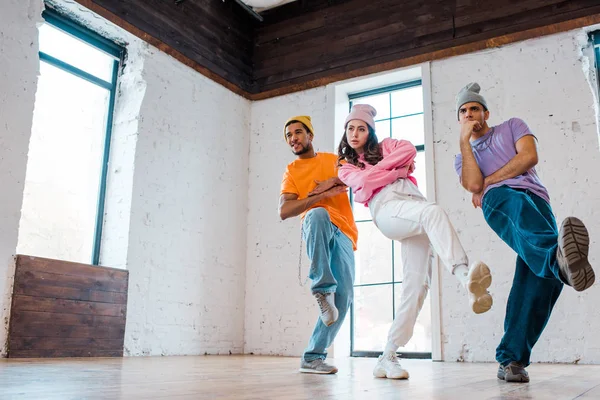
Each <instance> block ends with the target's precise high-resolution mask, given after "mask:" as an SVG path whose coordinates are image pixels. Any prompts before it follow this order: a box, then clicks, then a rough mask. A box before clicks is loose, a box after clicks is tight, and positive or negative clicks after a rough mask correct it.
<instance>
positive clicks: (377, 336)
mask: <svg viewBox="0 0 600 400" xmlns="http://www.w3.org/2000/svg"><path fill="white" fill-rule="evenodd" d="M393 314H394V313H393V310H392V285H382V286H366V287H358V288H355V289H354V351H383V348H384V346H385V342H386V339H387V336H388V331H389V329H390V326H391V325H392V318H393Z"/></svg>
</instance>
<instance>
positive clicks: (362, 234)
mask: <svg viewBox="0 0 600 400" xmlns="http://www.w3.org/2000/svg"><path fill="white" fill-rule="evenodd" d="M348 97H349V99H350V108H352V105H353V104H370V105H372V106H373V107H375V109H376V110H377V116H376V117H375V125H376V128H377V129H376V133H377V136H378V138H379V140H380V141H381V140H383V139H384V138H386V137H392V138H395V139H405V140H409V141H410V142H412V143H413V144H414V145H415V146H416V148H417V157H416V169H415V174H414V176H415V178H416V179H417V182H418V185H419V189H420V190H421V192H422V193H423V195H425V196H427V191H426V174H425V170H426V168H425V125H424V120H423V118H424V117H423V88H422V85H421V81H420V80H415V81H411V82H407V83H404V84H400V85H394V86H391V87H386V88H382V89H378V90H370V91H367V92H361V93H355V94H352V95H349V96H348ZM351 201H352V195H351ZM352 206H353V209H354V217H355V219H356V224H357V226H358V231H359V244H358V250H357V252H356V257H355V258H356V282H355V285H354V288H355V289H354V304H353V306H352V309H351V328H350V329H351V340H350V347H351V355H353V356H371V355H376V354H378V353H380V352H382V351H383V346H384V345H385V341H386V338H387V335H388V331H389V328H390V326H391V324H392V321H393V320H394V318H395V312H396V307H397V305H398V302H399V301H400V295H401V293H402V261H401V257H400V243H398V242H394V241H392V240H390V239H388V238H386V237H385V236H383V234H381V232H379V230H378V229H377V227H375V225H374V224H373V221H372V220H371V215H370V213H369V209H368V208H367V207H365V206H364V205H362V204H359V203H354V202H353V201H352ZM399 351H400V352H402V354H403V357H415V358H417V357H418V358H431V310H430V302H429V299H426V300H425V305H424V306H423V310H422V311H421V313H420V314H419V318H418V320H417V323H416V325H415V330H414V335H413V338H412V339H411V341H410V342H409V343H408V344H407V345H406V346H405V347H404V348H402V349H400V350H399Z"/></svg>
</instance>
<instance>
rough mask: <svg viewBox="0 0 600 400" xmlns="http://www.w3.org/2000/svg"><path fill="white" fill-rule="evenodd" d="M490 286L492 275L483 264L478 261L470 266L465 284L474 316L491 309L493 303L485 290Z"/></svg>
mask: <svg viewBox="0 0 600 400" xmlns="http://www.w3.org/2000/svg"><path fill="white" fill-rule="evenodd" d="M491 284H492V273H491V272H490V269H489V268H488V266H487V265H485V263H483V262H481V261H478V262H476V263H473V264H472V265H471V268H469V274H468V275H467V283H466V284H465V286H466V288H467V291H468V292H469V302H470V303H471V309H472V310H473V312H474V313H475V314H481V313H484V312H486V311H488V310H489V309H490V308H492V304H493V303H494V301H493V300H492V296H491V295H490V293H489V292H488V290H487V288H489V287H490V285H491Z"/></svg>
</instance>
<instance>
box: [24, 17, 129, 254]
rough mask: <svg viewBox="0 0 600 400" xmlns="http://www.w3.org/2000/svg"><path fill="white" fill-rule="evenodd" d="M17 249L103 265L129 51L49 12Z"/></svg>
mask: <svg viewBox="0 0 600 400" xmlns="http://www.w3.org/2000/svg"><path fill="white" fill-rule="evenodd" d="M43 17H44V20H45V23H44V24H43V25H41V26H40V28H39V45H40V47H39V57H40V76H39V79H38V89H37V93H36V101H35V107H34V115H33V126H32V133H31V141H30V145H29V158H28V163H27V174H26V181H25V192H24V198H23V208H22V215H21V223H20V229H19V243H18V246H17V251H18V252H19V253H21V254H30V255H34V256H40V257H48V258H55V259H61V260H67V261H75V262H81V263H86V264H88V263H92V264H94V265H97V264H98V263H99V254H100V240H101V237H102V224H103V220H104V218H103V216H104V196H105V189H106V178H107V172H108V157H109V150H110V138H111V129H112V124H113V109H114V103H115V94H116V87H117V75H118V71H119V62H120V59H121V57H122V53H123V49H122V48H121V47H120V46H118V45H116V44H114V43H113V42H111V41H109V40H106V39H104V38H103V37H101V36H99V35H96V34H95V33H93V32H91V31H89V30H87V29H85V28H83V27H81V26H79V25H77V24H75V23H73V22H71V21H69V20H68V19H65V18H64V17H62V16H60V15H58V14H56V13H54V12H51V11H48V10H47V11H45V12H44V14H43Z"/></svg>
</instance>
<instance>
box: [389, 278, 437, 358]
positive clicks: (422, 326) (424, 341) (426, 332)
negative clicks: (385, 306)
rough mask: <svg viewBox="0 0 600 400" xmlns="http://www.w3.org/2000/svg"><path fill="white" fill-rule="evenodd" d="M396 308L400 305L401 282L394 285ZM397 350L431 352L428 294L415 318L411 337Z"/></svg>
mask: <svg viewBox="0 0 600 400" xmlns="http://www.w3.org/2000/svg"><path fill="white" fill-rule="evenodd" d="M394 290H395V293H394V295H395V297H396V309H398V307H399V306H400V301H401V296H402V284H396V285H395V288H394ZM398 351H399V352H403V351H404V352H431V302H430V300H429V294H428V295H427V297H426V298H425V302H424V303H423V308H422V309H421V312H420V313H419V316H418V318H417V323H416V324H415V329H414V333H413V337H412V338H411V339H410V341H409V342H408V343H407V344H406V346H404V347H401V348H400V349H399V350H398Z"/></svg>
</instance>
